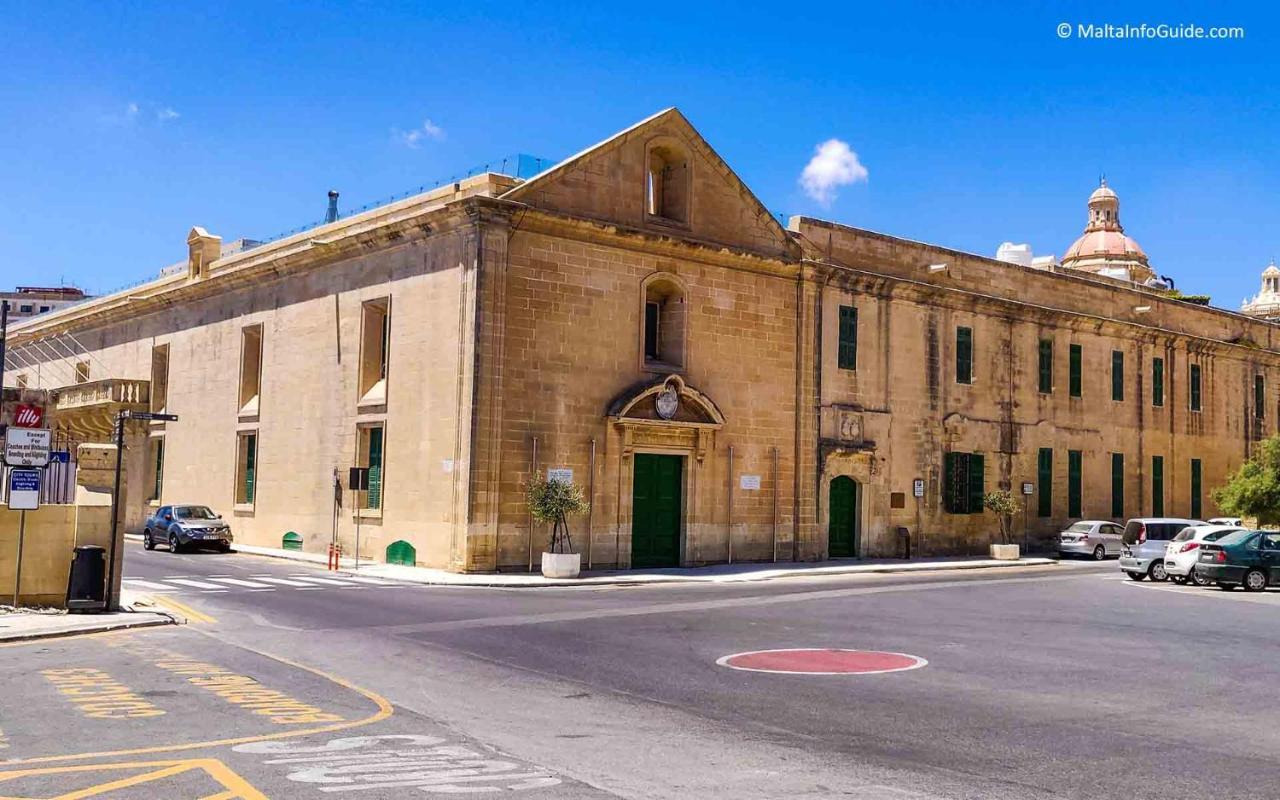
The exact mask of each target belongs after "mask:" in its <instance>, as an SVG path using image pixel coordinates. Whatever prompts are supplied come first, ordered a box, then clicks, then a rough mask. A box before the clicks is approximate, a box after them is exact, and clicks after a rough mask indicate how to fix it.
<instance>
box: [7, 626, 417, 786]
mask: <svg viewBox="0 0 1280 800" xmlns="http://www.w3.org/2000/svg"><path fill="white" fill-rule="evenodd" d="M189 630H192V631H194V632H197V633H199V634H200V635H202V636H208V637H209V638H211V639H216V640H217V641H219V642H222V643H223V644H227V645H230V646H231V647H236V648H239V649H241V650H246V651H248V652H250V653H254V654H256V655H259V656H262V657H263V658H269V659H271V660H272V661H276V662H279V663H281V664H284V665H285V666H288V667H293V668H294V669H300V670H303V671H304V672H310V673H311V674H312V675H318V676H319V677H321V678H324V679H325V680H327V681H330V682H331V683H334V684H336V685H338V686H341V687H342V688H344V689H347V690H349V691H352V692H355V693H356V694H358V695H361V696H362V697H364V698H365V699H367V700H369V701H371V702H372V703H374V704H375V705H376V706H377V707H378V710H377V711H376V712H375V713H373V714H370V715H369V716H367V717H365V718H363V719H357V720H352V721H350V722H338V723H334V724H332V725H322V726H320V727H317V728H307V729H305V730H297V731H282V732H278V733H266V734H262V735H259V736H238V737H233V738H229V739H213V740H210V741H204V742H190V743H188V744H173V745H157V746H155V747H139V748H133V749H129V750H105V751H102V752H97V753H73V754H70V755H65V756H37V757H35V758H19V759H14V760H12V761H5V762H3V765H4V766H10V765H16V764H47V763H51V762H55V761H73V760H76V759H82V758H107V757H114V756H132V755H142V754H147V753H172V752H178V751H181V750H197V749H200V748H205V747H225V746H229V745H237V744H247V743H249V742H264V741H270V740H272V739H294V738H299V737H302V736H312V735H314V734H317V733H331V732H333V731H344V730H350V729H351V728H359V727H363V726H365V725H372V724H374V723H376V722H381V721H382V720H384V719H387V718H388V717H390V716H391V715H392V714H393V713H395V709H394V708H393V707H392V705H391V703H390V702H388V701H387V699H386V698H385V697H383V696H382V695H380V694H377V693H376V692H372V691H369V690H368V689H364V688H361V687H359V686H356V685H355V684H354V683H352V682H350V681H348V680H347V679H346V678H340V677H338V676H337V675H333V674H331V673H328V672H324V671H323V670H319V669H316V668H315V667H309V666H307V665H306V664H301V663H299V662H297V661H293V660H292V659H288V658H285V657H283V656H277V655H273V654H271V653H267V652H264V651H262V650H255V649H254V648H252V647H248V646H247V645H243V644H234V643H231V642H227V641H226V640H225V639H223V638H222V637H220V636H216V635H214V634H213V633H212V632H210V631H206V630H202V629H200V628H190V629H189ZM0 800H3V798H0Z"/></svg>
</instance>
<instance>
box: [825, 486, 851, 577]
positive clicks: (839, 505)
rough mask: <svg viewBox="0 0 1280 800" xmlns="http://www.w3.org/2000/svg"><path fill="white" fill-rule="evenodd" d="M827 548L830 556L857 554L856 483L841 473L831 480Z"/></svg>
mask: <svg viewBox="0 0 1280 800" xmlns="http://www.w3.org/2000/svg"><path fill="white" fill-rule="evenodd" d="M829 500H830V502H829V505H828V517H829V521H828V523H827V550H828V551H829V555H830V557H831V558H852V557H854V556H857V555H858V484H857V483H855V482H854V480H853V478H850V477H849V476H847V475H841V476H839V477H838V478H836V479H835V480H833V481H831V492H830V494H829Z"/></svg>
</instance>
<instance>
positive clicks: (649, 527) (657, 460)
mask: <svg viewBox="0 0 1280 800" xmlns="http://www.w3.org/2000/svg"><path fill="white" fill-rule="evenodd" d="M683 472H684V459H683V458H681V457H680V456H659V455H653V454H651V453H637V454H636V455H635V475H634V478H633V480H632V489H631V491H632V494H631V566H632V567H675V566H679V565H680V506H681V503H680V486H681V475H682V473H683Z"/></svg>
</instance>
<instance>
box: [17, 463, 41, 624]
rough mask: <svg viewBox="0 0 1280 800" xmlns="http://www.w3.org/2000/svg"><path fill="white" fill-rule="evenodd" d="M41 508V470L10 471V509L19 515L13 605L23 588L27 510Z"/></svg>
mask: <svg viewBox="0 0 1280 800" xmlns="http://www.w3.org/2000/svg"><path fill="white" fill-rule="evenodd" d="M38 508H40V470H38V469H13V470H10V471H9V510H10V511H17V512H19V516H18V560H17V561H16V562H15V563H14V565H13V607H14V608H17V607H18V595H19V593H20V590H21V589H22V545H23V540H24V539H26V537H27V512H28V511H35V510H36V509H38Z"/></svg>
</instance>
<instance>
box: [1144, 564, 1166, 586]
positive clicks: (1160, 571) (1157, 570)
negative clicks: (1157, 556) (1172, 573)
mask: <svg viewBox="0 0 1280 800" xmlns="http://www.w3.org/2000/svg"><path fill="white" fill-rule="evenodd" d="M1147 574H1148V575H1150V576H1151V580H1153V581H1157V582H1159V581H1163V580H1168V579H1169V573H1167V572H1165V570H1164V561H1163V560H1157V561H1152V562H1151V568H1150V569H1149V570H1147Z"/></svg>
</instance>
